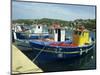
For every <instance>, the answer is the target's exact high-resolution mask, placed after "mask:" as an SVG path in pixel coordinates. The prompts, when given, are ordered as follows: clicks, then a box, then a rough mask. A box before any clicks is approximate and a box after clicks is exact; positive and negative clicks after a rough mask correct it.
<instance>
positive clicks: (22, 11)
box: [12, 1, 95, 21]
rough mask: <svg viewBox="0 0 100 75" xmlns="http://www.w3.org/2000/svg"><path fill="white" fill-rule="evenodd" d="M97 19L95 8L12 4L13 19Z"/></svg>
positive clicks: (26, 3) (45, 4)
mask: <svg viewBox="0 0 100 75" xmlns="http://www.w3.org/2000/svg"><path fill="white" fill-rule="evenodd" d="M41 18H52V19H62V20H68V21H70V20H75V19H80V18H81V19H95V6H80V5H67V4H66V5H65V4H47V3H33V2H15V1H13V2H12V19H41Z"/></svg>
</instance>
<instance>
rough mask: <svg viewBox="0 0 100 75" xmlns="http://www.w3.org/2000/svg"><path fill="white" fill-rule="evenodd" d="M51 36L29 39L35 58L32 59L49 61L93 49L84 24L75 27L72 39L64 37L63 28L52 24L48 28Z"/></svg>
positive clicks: (78, 55) (92, 43)
mask: <svg viewBox="0 0 100 75" xmlns="http://www.w3.org/2000/svg"><path fill="white" fill-rule="evenodd" d="M50 29H51V30H52V32H53V35H54V36H53V38H47V39H37V40H30V41H29V43H30V46H31V47H32V49H33V51H34V54H35V58H34V59H33V61H35V60H38V61H40V62H50V61H55V60H59V59H66V58H73V57H80V56H82V55H84V54H87V53H89V51H91V50H93V48H94V42H93V41H92V40H91V37H90V31H89V30H87V29H86V28H85V27H84V26H79V27H77V28H76V29H75V30H74V31H73V34H72V39H66V38H65V36H66V35H65V33H66V32H65V29H64V28H62V27H60V25H58V24H57V23H56V24H53V26H52V28H50Z"/></svg>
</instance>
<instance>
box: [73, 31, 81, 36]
mask: <svg viewBox="0 0 100 75" xmlns="http://www.w3.org/2000/svg"><path fill="white" fill-rule="evenodd" d="M81 33H82V32H81V31H74V34H76V35H81Z"/></svg>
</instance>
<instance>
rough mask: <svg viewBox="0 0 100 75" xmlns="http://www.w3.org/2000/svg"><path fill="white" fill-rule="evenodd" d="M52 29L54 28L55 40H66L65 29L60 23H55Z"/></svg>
mask: <svg viewBox="0 0 100 75" xmlns="http://www.w3.org/2000/svg"><path fill="white" fill-rule="evenodd" d="M50 29H51V30H52V33H53V38H54V41H55V42H64V41H65V29H64V28H62V27H60V24H58V23H53V25H52V26H51V28H50Z"/></svg>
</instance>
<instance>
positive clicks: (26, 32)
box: [12, 24, 50, 51]
mask: <svg viewBox="0 0 100 75" xmlns="http://www.w3.org/2000/svg"><path fill="white" fill-rule="evenodd" d="M45 29H47V27H46V25H42V24H34V25H25V24H15V25H13V28H12V41H13V42H14V41H15V42H16V45H17V46H18V47H19V48H20V49H21V50H25V51H26V50H29V49H31V47H30V45H29V40H31V39H32V40H36V39H40V38H48V37H50V35H49V34H48V31H45Z"/></svg>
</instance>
